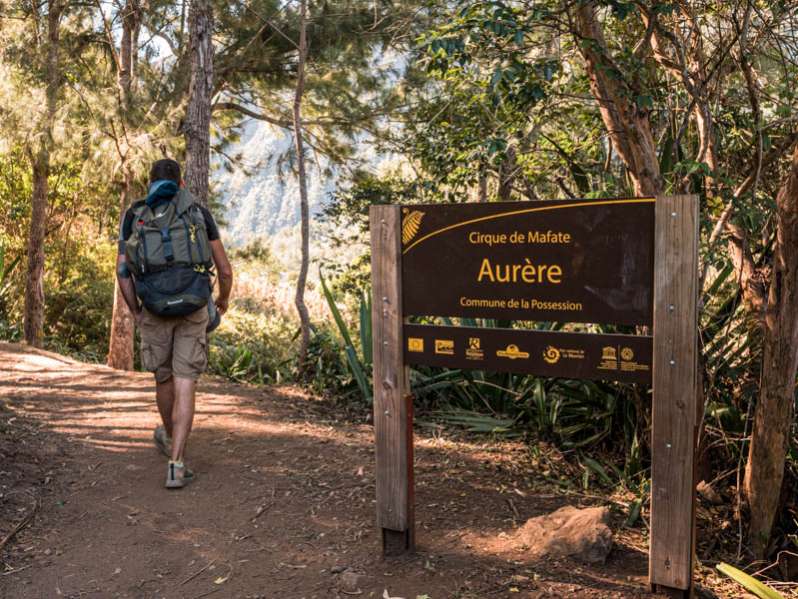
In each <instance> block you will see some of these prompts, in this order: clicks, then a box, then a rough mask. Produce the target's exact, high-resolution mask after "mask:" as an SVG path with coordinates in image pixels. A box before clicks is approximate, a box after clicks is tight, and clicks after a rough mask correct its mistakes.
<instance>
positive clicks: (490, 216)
mask: <svg viewBox="0 0 798 599" xmlns="http://www.w3.org/2000/svg"><path fill="white" fill-rule="evenodd" d="M654 202H655V200H654V198H631V199H610V200H554V201H533V202H491V203H481V204H438V205H407V206H403V207H402V225H401V228H402V230H401V233H402V249H401V252H402V257H401V269H402V303H403V313H404V315H416V316H464V317H482V318H499V319H509V320H531V321H552V322H592V323H604V324H609V323H614V324H628V325H642V324H651V322H652V311H653V291H652V290H653V271H654Z"/></svg>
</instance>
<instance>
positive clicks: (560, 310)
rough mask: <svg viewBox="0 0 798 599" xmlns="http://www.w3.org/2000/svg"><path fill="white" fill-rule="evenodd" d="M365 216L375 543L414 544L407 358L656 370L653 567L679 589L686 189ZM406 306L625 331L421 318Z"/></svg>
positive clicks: (665, 584) (688, 293)
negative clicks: (370, 292) (447, 322)
mask: <svg viewBox="0 0 798 599" xmlns="http://www.w3.org/2000/svg"><path fill="white" fill-rule="evenodd" d="M369 217H370V227H371V264H372V288H373V304H372V305H373V308H372V328H373V343H374V351H373V355H374V429H375V435H376V489H377V524H378V526H379V527H380V528H381V529H382V538H383V550H384V553H385V554H386V555H391V554H396V553H402V552H405V551H409V550H412V549H413V542H414V531H413V529H414V521H413V432H412V430H413V429H412V425H413V423H412V419H413V404H412V396H411V395H410V390H409V382H408V365H409V364H414V365H427V366H439V367H447V368H473V369H479V370H489V371H499V372H518V373H526V374H534V375H538V376H548V377H554V376H561V377H568V378H582V379H603V380H614V381H625V382H634V383H642V384H653V390H654V393H653V430H652V442H651V446H652V474H651V476H652V482H651V497H652V500H651V543H650V560H649V564H650V566H649V580H650V583H651V584H652V586H654V587H657V588H659V589H661V590H666V591H673V592H674V593H676V594H677V595H679V594H681V595H684V594H689V593H690V592H691V587H692V570H693V553H694V545H695V540H694V519H695V515H694V513H695V505H694V497H695V484H694V483H695V481H694V452H695V444H696V433H697V430H698V423H699V422H700V409H701V407H702V406H701V405H700V404H699V402H698V366H697V364H698V361H697V351H698V346H697V294H698V290H697V273H698V203H697V199H696V197H695V196H676V197H659V198H628V199H607V200H567V201H535V202H512V203H509V202H508V203H482V204H440V205H416V206H372V207H371V210H370V214H369ZM410 316H416V317H460V318H461V319H474V318H483V319H496V320H501V321H507V320H514V321H526V322H536V321H537V322H540V321H543V322H560V323H594V324H604V325H607V324H609V325H620V326H626V330H627V333H624V334H621V333H613V334H597V333H591V332H553V331H549V330H538V329H536V328H534V327H533V328H522V329H521V328H499V327H488V326H475V325H476V324H477V323H476V322H474V321H468V320H466V321H465V323H463V324H466V325H467V326H437V325H424V324H413V323H410V322H409V321H408V317H410ZM505 326H506V325H505ZM635 327H636V328H635ZM640 327H643V328H642V329H641V328H640ZM652 328H653V335H648V334H632V333H634V332H635V331H638V332H639V331H641V330H643V331H650V330H651V329H652ZM581 329H582V330H585V329H587V330H589V329H590V327H589V326H584V327H581ZM622 330H623V329H622Z"/></svg>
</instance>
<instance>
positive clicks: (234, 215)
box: [211, 120, 339, 247]
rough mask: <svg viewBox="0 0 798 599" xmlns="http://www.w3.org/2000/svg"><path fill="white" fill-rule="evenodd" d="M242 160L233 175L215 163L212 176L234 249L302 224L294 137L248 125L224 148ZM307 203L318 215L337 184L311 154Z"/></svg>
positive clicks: (267, 127)
mask: <svg viewBox="0 0 798 599" xmlns="http://www.w3.org/2000/svg"><path fill="white" fill-rule="evenodd" d="M225 153H226V154H228V155H229V156H238V155H240V160H239V161H238V162H239V163H240V165H237V166H235V167H234V168H233V171H232V172H229V171H227V170H226V169H225V168H224V167H222V166H221V160H220V159H218V158H217V159H216V160H215V164H214V169H213V172H212V174H211V177H212V182H213V188H214V191H217V192H218V193H219V194H220V195H221V198H222V203H223V205H224V207H225V210H224V220H225V221H226V222H227V225H226V227H225V240H226V242H227V244H228V245H230V246H233V247H235V246H242V245H246V244H247V243H249V242H250V241H252V240H254V239H256V238H273V237H275V236H277V234H279V233H282V232H286V231H289V230H291V229H293V228H295V226H296V225H297V223H299V182H298V180H297V178H296V175H295V173H294V168H293V161H294V160H295V155H294V152H293V139H292V136H291V133H290V132H288V131H285V130H283V129H278V128H276V127H274V126H272V125H269V124H268V123H265V122H262V121H255V120H249V121H247V122H246V123H245V125H244V127H243V133H242V135H241V139H240V141H238V142H237V143H235V144H231V145H230V146H228V147H227V148H225ZM307 172H308V201H309V204H310V210H311V214H317V213H318V212H319V210H320V209H321V208H322V207H323V205H324V204H325V202H327V201H328V200H329V197H330V194H331V193H332V192H333V191H334V190H335V188H336V184H337V183H338V178H339V176H338V171H337V169H336V168H335V167H330V165H329V164H328V163H327V162H326V161H324V160H320V161H319V162H317V161H316V159H315V156H313V155H312V154H311V155H309V160H308V161H307Z"/></svg>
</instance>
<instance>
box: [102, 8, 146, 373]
mask: <svg viewBox="0 0 798 599" xmlns="http://www.w3.org/2000/svg"><path fill="white" fill-rule="evenodd" d="M123 11H124V12H123V15H122V38H121V44H120V46H121V47H120V49H119V72H118V74H117V85H118V87H119V102H118V104H119V105H118V106H117V112H118V114H119V120H120V121H121V122H122V123H123V125H126V124H127V123H128V121H129V114H130V110H131V108H132V103H133V85H134V79H135V67H134V65H135V62H136V48H137V46H138V43H137V41H136V39H137V37H138V30H139V27H140V26H141V12H140V7H139V5H138V4H137V3H136V2H135V0H128V1H127V2H126V3H125V7H124V9H123ZM109 43H113V40H109ZM121 129H122V131H124V132H125V138H124V140H123V143H121V144H120V143H117V148H118V149H119V148H122V149H121V150H119V160H120V162H121V165H122V168H121V170H122V173H123V176H124V182H123V186H122V195H121V197H120V200H119V215H120V217H121V216H122V215H124V213H125V210H126V209H127V207H128V203H129V201H130V195H131V188H132V184H133V173H131V172H130V166H129V164H128V161H129V158H128V155H129V153H130V144H129V143H128V141H127V129H128V128H127V126H123V127H121ZM134 337H135V328H134V322H133V314H131V312H130V308H128V306H127V303H126V302H125V300H124V298H123V297H122V294H121V292H120V291H119V284H118V283H116V284H115V286H114V306H113V312H112V314H111V336H110V340H109V342H108V356H107V357H106V364H108V366H110V367H111V368H116V369H118V370H133V353H134Z"/></svg>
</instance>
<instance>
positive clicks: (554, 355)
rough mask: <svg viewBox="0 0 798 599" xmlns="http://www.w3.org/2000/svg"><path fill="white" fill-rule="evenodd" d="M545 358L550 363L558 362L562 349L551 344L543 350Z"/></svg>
mask: <svg viewBox="0 0 798 599" xmlns="http://www.w3.org/2000/svg"><path fill="white" fill-rule="evenodd" d="M543 359H544V360H545V361H546V362H548V363H549V364H556V363H557V362H559V361H560V350H559V349H557V348H556V347H553V346H551V345H549V346H548V347H547V348H546V350H545V351H544V352H543Z"/></svg>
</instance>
